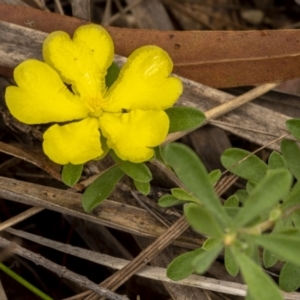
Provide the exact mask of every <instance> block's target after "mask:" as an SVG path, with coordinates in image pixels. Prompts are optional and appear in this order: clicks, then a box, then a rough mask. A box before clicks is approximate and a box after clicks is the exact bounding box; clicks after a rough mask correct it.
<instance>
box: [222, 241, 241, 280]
mask: <svg viewBox="0 0 300 300" xmlns="http://www.w3.org/2000/svg"><path fill="white" fill-rule="evenodd" d="M224 262H225V268H226V270H227V272H228V273H229V274H230V275H231V276H233V277H235V276H236V275H237V274H238V273H239V270H240V267H239V265H238V263H237V262H236V260H235V258H234V255H233V254H232V252H231V250H230V248H229V247H225V251H224Z"/></svg>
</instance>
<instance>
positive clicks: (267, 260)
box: [263, 249, 279, 268]
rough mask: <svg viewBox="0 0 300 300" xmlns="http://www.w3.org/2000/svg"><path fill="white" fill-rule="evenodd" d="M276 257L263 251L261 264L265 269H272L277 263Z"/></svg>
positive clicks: (269, 252)
mask: <svg viewBox="0 0 300 300" xmlns="http://www.w3.org/2000/svg"><path fill="white" fill-rule="evenodd" d="M278 259H279V258H278V255H276V254H274V253H273V252H271V251H269V250H267V249H264V251H263V262H264V266H265V267H266V268H271V267H273V266H274V265H275V264H276V263H277V262H278Z"/></svg>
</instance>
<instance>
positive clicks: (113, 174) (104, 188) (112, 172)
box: [82, 165, 124, 212]
mask: <svg viewBox="0 0 300 300" xmlns="http://www.w3.org/2000/svg"><path fill="white" fill-rule="evenodd" d="M123 175H124V172H123V171H122V170H121V169H120V168H119V167H118V166H117V165H115V166H113V167H111V168H109V169H107V170H106V171H105V172H104V173H102V174H101V175H100V176H99V177H98V178H97V179H96V180H95V181H94V182H93V183H92V184H91V185H90V186H89V187H88V188H87V189H86V190H85V192H84V194H83V196H82V206H83V208H84V210H85V211H86V212H90V211H91V210H92V209H93V208H95V207H96V206H97V205H99V204H100V203H101V202H102V201H104V200H105V199H106V198H107V197H108V196H109V195H110V194H111V192H112V191H113V190H114V188H115V186H116V184H117V183H118V182H119V180H121V178H122V177H123Z"/></svg>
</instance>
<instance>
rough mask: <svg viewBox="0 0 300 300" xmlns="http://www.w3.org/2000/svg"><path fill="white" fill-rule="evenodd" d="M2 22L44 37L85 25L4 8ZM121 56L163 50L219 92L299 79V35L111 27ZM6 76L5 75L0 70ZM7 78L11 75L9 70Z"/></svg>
mask: <svg viewBox="0 0 300 300" xmlns="http://www.w3.org/2000/svg"><path fill="white" fill-rule="evenodd" d="M0 20H1V21H6V22H10V23H14V24H18V25H21V26H25V27H30V28H34V29H37V30H40V31H44V32H52V31H54V30H64V31H66V32H68V33H70V34H72V33H73V31H74V30H75V29H76V28H77V27H78V26H80V25H82V24H84V23H86V22H85V21H83V20H79V19H76V18H72V17H67V16H61V15H58V14H55V13H49V12H45V11H41V10H37V9H33V8H30V7H18V6H11V5H7V4H0ZM107 29H108V31H109V32H110V34H111V35H112V37H113V39H114V42H115V47H116V53H117V54H120V55H123V56H128V55H129V54H130V53H131V52H132V51H133V50H134V49H136V48H137V47H139V46H142V45H145V44H155V45H159V46H161V47H162V48H164V49H165V50H166V51H168V53H169V54H170V55H171V57H172V59H173V61H174V65H175V68H174V72H175V73H177V74H179V75H181V76H184V77H187V78H190V79H193V80H195V81H198V82H201V83H203V84H205V85H209V86H214V87H218V88H221V87H233V86H240V85H250V84H260V83H264V82H276V81H284V80H288V79H292V78H296V77H300V68H299V65H300V31H299V30H266V31H158V30H146V29H127V28H115V27H107ZM0 71H2V69H0ZM5 71H6V72H5V73H6V74H7V69H6V70H5Z"/></svg>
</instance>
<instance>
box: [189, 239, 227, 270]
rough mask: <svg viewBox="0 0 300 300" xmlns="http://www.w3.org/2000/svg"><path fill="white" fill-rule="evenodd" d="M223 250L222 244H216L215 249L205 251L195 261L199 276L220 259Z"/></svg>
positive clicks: (194, 264)
mask: <svg viewBox="0 0 300 300" xmlns="http://www.w3.org/2000/svg"><path fill="white" fill-rule="evenodd" d="M222 249H223V245H222V243H221V242H219V243H216V244H215V245H214V247H212V248H210V249H209V250H205V251H203V252H201V253H200V254H199V255H198V256H197V257H196V258H195V259H194V261H193V266H194V267H195V269H196V272H197V273H198V274H203V273H204V272H206V271H207V270H208V269H209V267H210V266H211V264H212V263H213V262H214V261H215V259H216V258H217V257H218V255H219V254H220V252H221V251H222Z"/></svg>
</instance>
